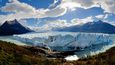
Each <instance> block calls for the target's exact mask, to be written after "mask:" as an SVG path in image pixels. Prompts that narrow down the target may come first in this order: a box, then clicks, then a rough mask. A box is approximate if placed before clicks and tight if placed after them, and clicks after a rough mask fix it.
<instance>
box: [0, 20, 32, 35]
mask: <svg viewBox="0 0 115 65" xmlns="http://www.w3.org/2000/svg"><path fill="white" fill-rule="evenodd" d="M28 32H32V30H30V29H29V28H27V27H24V26H23V25H21V24H20V23H19V22H18V21H17V20H16V19H15V20H13V21H6V22H5V23H3V24H2V25H1V26H0V35H13V34H23V33H28Z"/></svg>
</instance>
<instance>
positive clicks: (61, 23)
mask: <svg viewBox="0 0 115 65" xmlns="http://www.w3.org/2000/svg"><path fill="white" fill-rule="evenodd" d="M87 22H93V17H92V16H90V17H87V18H84V19H78V18H75V19H72V20H71V21H70V22H67V20H52V21H47V22H46V23H45V24H44V25H43V26H41V27H30V28H31V29H34V30H35V31H51V30H52V29H55V28H63V27H69V26H74V25H82V24H85V23H87Z"/></svg>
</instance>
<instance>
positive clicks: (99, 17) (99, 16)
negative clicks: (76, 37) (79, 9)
mask: <svg viewBox="0 0 115 65" xmlns="http://www.w3.org/2000/svg"><path fill="white" fill-rule="evenodd" d="M95 17H96V18H97V19H104V18H105V15H97V16H95Z"/></svg>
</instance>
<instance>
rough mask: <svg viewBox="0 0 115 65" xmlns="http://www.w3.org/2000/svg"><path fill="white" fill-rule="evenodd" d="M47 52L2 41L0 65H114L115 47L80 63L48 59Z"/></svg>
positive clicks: (0, 42)
mask: <svg viewBox="0 0 115 65" xmlns="http://www.w3.org/2000/svg"><path fill="white" fill-rule="evenodd" d="M46 56H47V53H46V50H44V49H42V48H38V47H29V46H17V45H15V44H13V43H10V42H4V41H0V65H62V61H63V65H114V64H115V47H113V48H111V49H109V50H107V51H106V52H105V53H101V54H98V55H95V56H92V57H88V58H84V59H79V60H78V61H73V62H69V61H65V60H64V59H59V58H58V59H48V58H47V57H46Z"/></svg>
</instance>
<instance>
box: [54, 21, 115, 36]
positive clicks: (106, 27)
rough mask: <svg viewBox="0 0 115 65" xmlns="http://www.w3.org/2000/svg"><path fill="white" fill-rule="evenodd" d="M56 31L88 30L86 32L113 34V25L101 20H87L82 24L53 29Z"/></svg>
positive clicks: (114, 28)
mask: <svg viewBox="0 0 115 65" xmlns="http://www.w3.org/2000/svg"><path fill="white" fill-rule="evenodd" d="M55 30H56V31H68V32H88V33H107V34H115V26H113V25H111V24H109V23H106V22H103V21H101V20H99V21H97V22H88V23H85V24H83V25H75V26H70V27H65V28H58V29H55Z"/></svg>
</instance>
